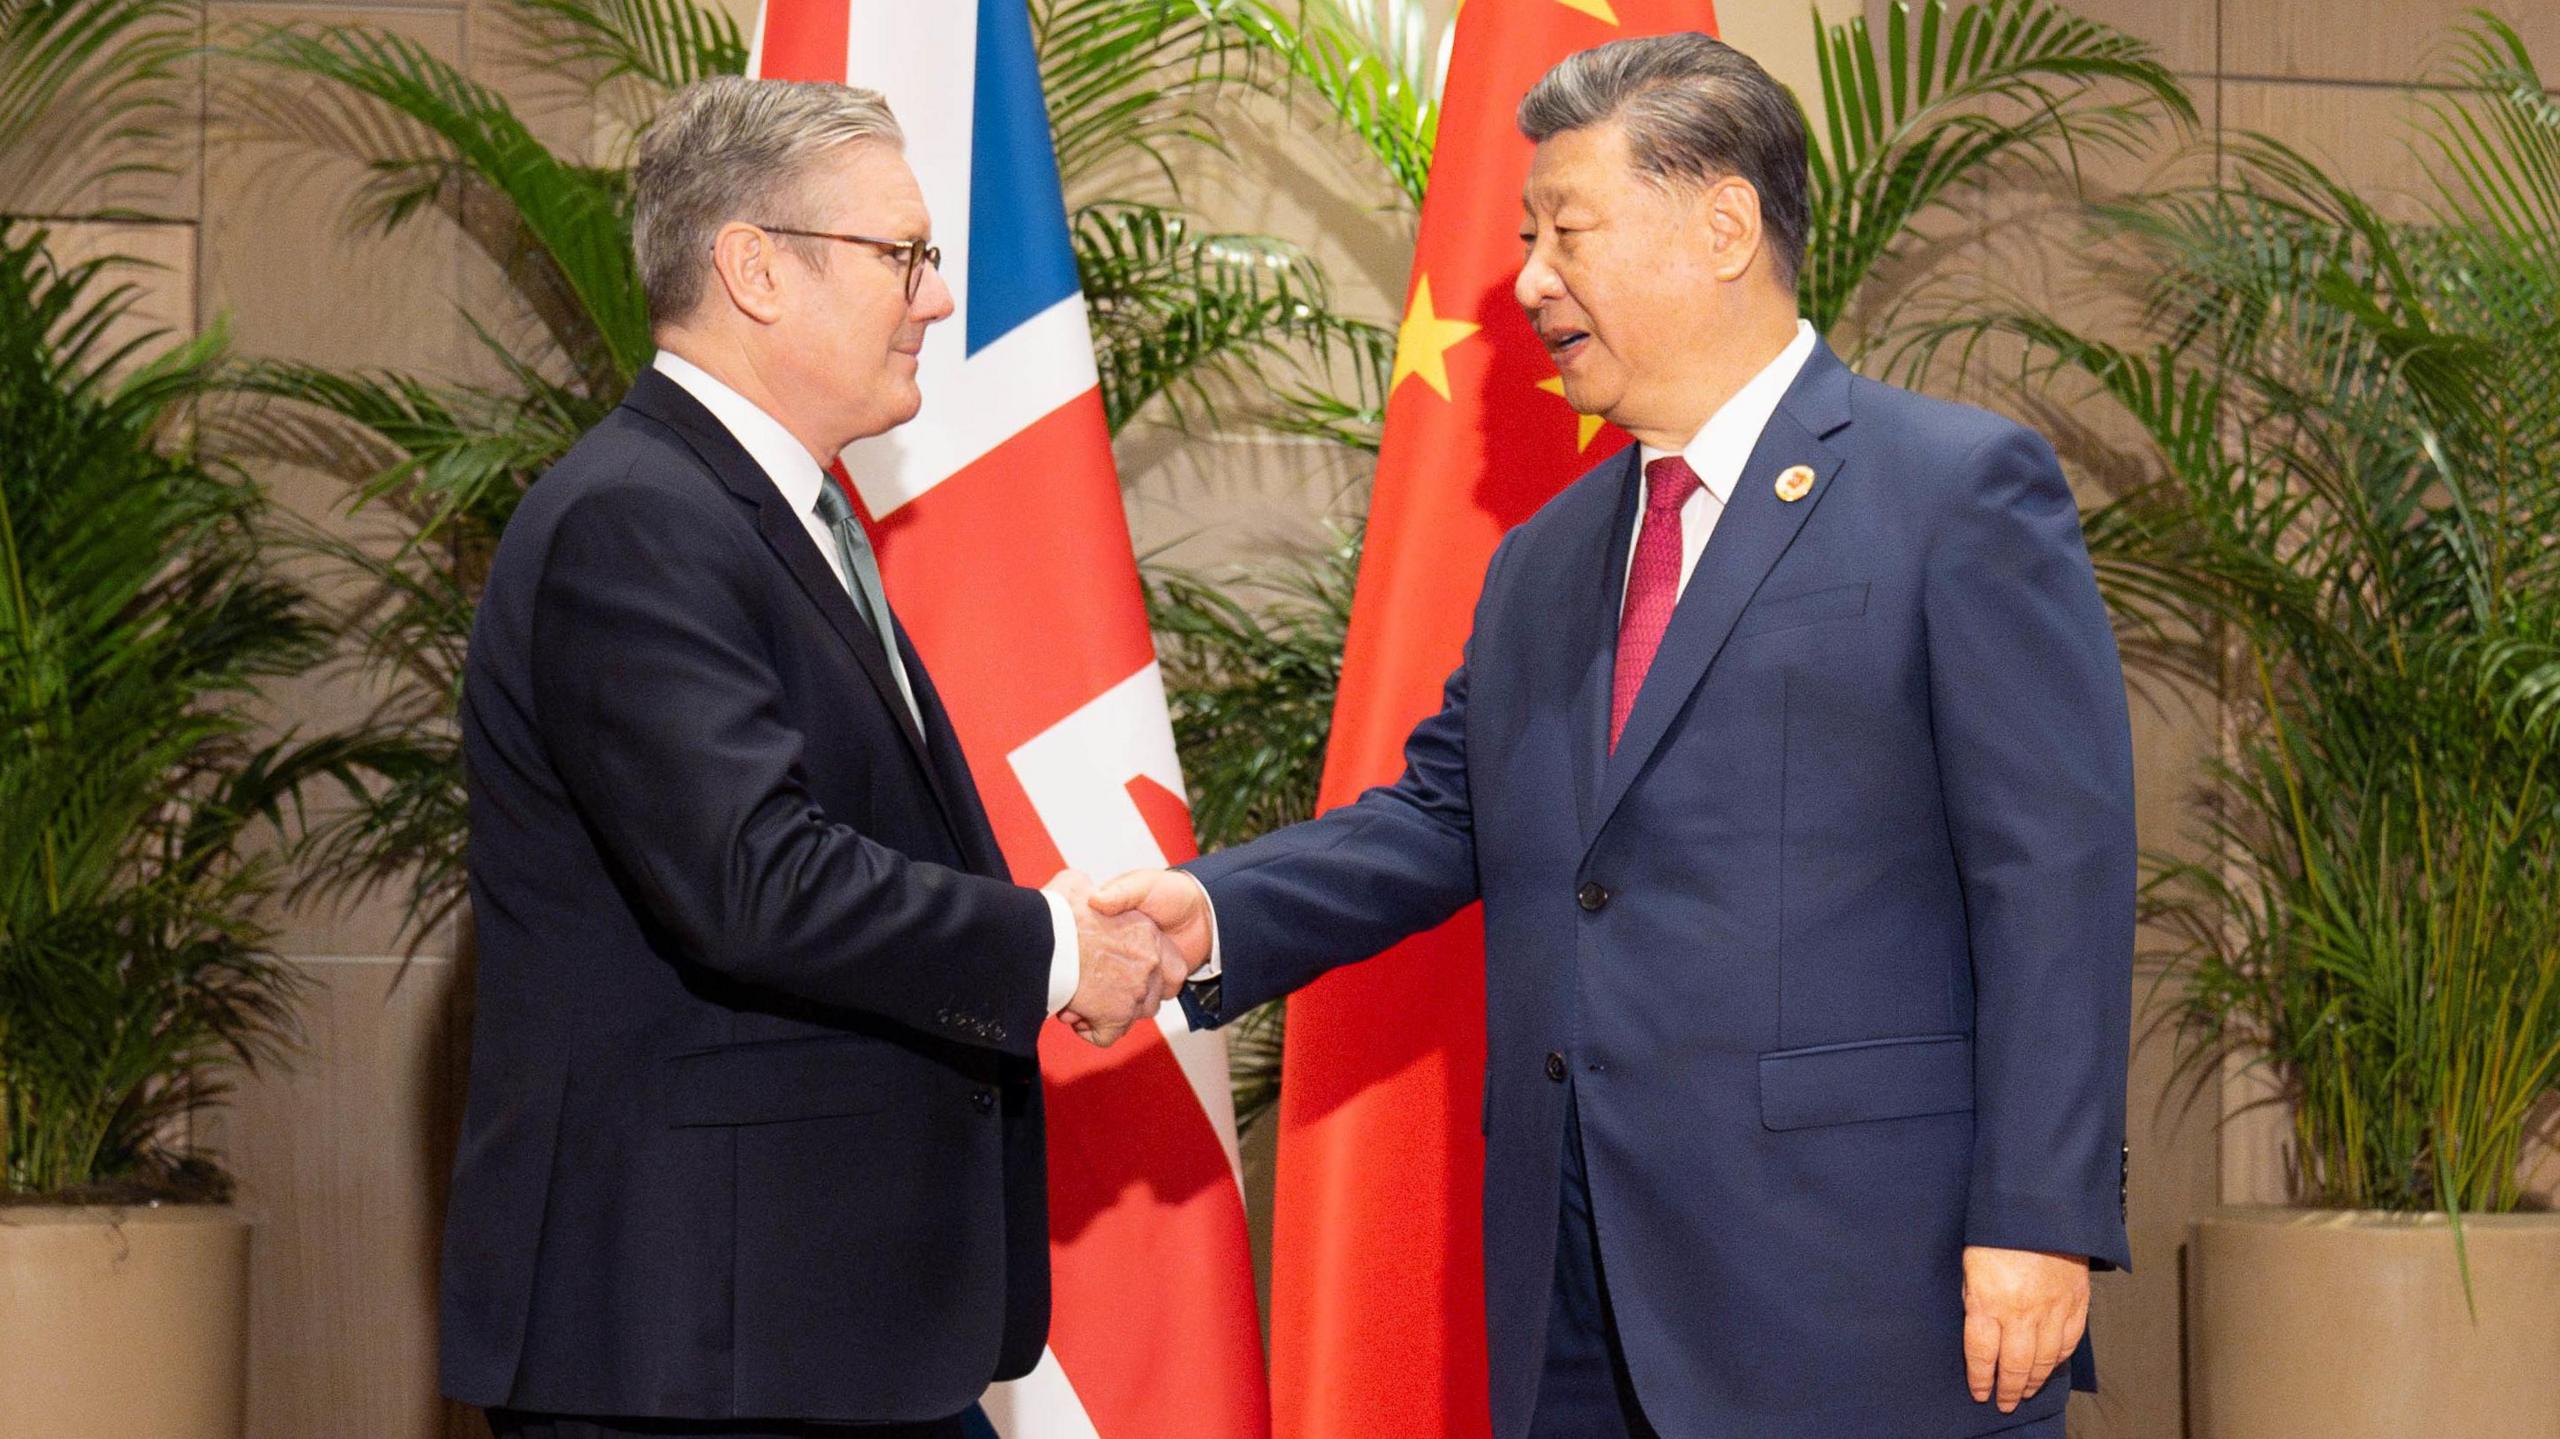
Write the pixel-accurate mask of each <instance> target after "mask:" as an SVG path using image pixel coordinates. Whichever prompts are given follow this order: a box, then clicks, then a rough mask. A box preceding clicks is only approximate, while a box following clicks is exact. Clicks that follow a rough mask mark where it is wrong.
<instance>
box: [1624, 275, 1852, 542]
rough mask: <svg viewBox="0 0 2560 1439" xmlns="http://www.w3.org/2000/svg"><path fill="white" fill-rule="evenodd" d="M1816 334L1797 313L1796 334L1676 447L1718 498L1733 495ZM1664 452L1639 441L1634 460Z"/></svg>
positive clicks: (1720, 500) (1647, 462)
mask: <svg viewBox="0 0 2560 1439" xmlns="http://www.w3.org/2000/svg"><path fill="white" fill-rule="evenodd" d="M1818 338H1819V336H1817V335H1816V334H1815V333H1814V328H1813V324H1812V322H1811V321H1808V320H1804V319H1798V320H1797V321H1796V337H1795V338H1794V339H1792V340H1789V341H1788V342H1787V347H1786V348H1785V349H1783V350H1780V351H1779V352H1778V357H1777V358H1776V359H1774V360H1771V361H1770V362H1769V363H1768V364H1766V365H1764V366H1762V367H1761V369H1760V373H1758V374H1756V375H1753V376H1752V377H1751V378H1750V379H1749V380H1748V381H1745V382H1744V384H1743V386H1742V388H1741V389H1739V390H1736V391H1734V392H1733V398H1731V399H1729V400H1727V401H1725V402H1724V404H1723V405H1722V406H1720V407H1718V408H1717V410H1716V412H1715V413H1714V414H1712V415H1709V416H1708V417H1707V422H1706V424H1705V425H1703V426H1701V427H1700V428H1699V430H1698V433H1697V435H1696V436H1695V437H1694V438H1692V439H1691V440H1690V441H1689V443H1688V444H1687V445H1685V446H1683V447H1682V448H1681V450H1680V458H1682V459H1684V460H1687V461H1688V462H1689V468H1690V469H1692V470H1695V471H1696V472H1697V475H1698V479H1699V481H1700V482H1701V483H1702V484H1704V485H1705V487H1706V490H1707V493H1709V494H1711V495H1714V496H1715V497H1716V503H1717V504H1719V505H1723V504H1726V503H1728V502H1730V501H1731V500H1732V499H1733V487H1734V486H1735V485H1736V484H1739V483H1740V482H1741V480H1742V466H1743V465H1744V463H1745V462H1747V461H1748V460H1749V459H1750V458H1751V449H1752V447H1753V446H1754V445H1757V444H1759V443H1760V432H1761V431H1762V430H1765V429H1767V428H1769V417H1770V416H1771V415H1774V414H1776V413H1777V412H1778V402H1779V401H1780V400H1783V399H1785V398H1786V397H1787V387H1788V386H1789V385H1792V384H1794V383H1795V382H1796V376H1797V375H1798V374H1801V373H1802V372H1803V370H1804V362H1805V361H1807V360H1809V359H1811V358H1813V345H1814V341H1815V340H1816V339H1818ZM1669 453H1671V452H1670V451H1668V450H1657V449H1655V448H1654V447H1653V446H1651V445H1642V446H1639V447H1638V453H1637V460H1638V464H1639V466H1642V465H1650V464H1652V463H1653V462H1654V461H1656V460H1658V459H1661V458H1662V457H1663V456H1664V455H1667V454H1669ZM1639 472H1641V471H1639Z"/></svg>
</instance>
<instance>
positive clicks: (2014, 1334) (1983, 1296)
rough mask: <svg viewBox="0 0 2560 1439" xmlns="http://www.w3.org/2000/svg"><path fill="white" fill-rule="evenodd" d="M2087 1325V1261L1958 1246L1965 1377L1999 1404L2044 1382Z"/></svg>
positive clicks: (2009, 1404)
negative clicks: (1961, 1254) (1961, 1270)
mask: <svg viewBox="0 0 2560 1439" xmlns="http://www.w3.org/2000/svg"><path fill="white" fill-rule="evenodd" d="M2088 1327H2089V1261H2088V1259H2087V1257H2086V1256H2084V1255H2078V1254H2048V1253H2045V1252H2043V1251H2040V1250H2033V1249H1986V1248H1982V1247H1979V1246H1975V1245H1967V1246H1966V1247H1965V1251H1964V1377H1965V1382H1966V1384H1967V1385H1969V1386H1970V1387H1971V1388H1972V1390H1973V1397H1974V1400H1975V1402H1977V1403H1979V1402H1981V1401H1983V1400H1986V1399H1990V1398H1991V1397H1993V1395H1995V1394H1996V1395H1998V1397H1999V1400H2000V1412H2001V1413H2003V1414H2008V1413H2012V1412H2014V1411H2015V1410H2016V1409H2017V1407H2018V1404H2019V1402H2020V1401H2021V1400H2024V1399H2025V1398H2027V1397H2028V1396H2029V1395H2032V1394H2034V1393H2035V1392H2036V1391H2037V1390H2039V1389H2042V1388H2043V1387H2044V1381H2045V1377H2046V1376H2047V1375H2049V1374H2051V1373H2053V1371H2054V1366H2056V1365H2058V1364H2060V1363H2061V1362H2062V1361H2063V1360H2064V1359H2065V1358H2067V1357H2069V1356H2070V1354H2071V1351H2072V1350H2074V1349H2077V1348H2079V1347H2080V1335H2081V1332H2082V1331H2083V1330H2085V1329H2087V1328H2088Z"/></svg>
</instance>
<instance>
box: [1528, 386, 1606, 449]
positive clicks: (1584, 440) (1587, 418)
mask: <svg viewBox="0 0 2560 1439" xmlns="http://www.w3.org/2000/svg"><path fill="white" fill-rule="evenodd" d="M1538 388H1539V389H1541V390H1544V391H1546V392H1547V393H1548V394H1550V395H1553V396H1555V397H1556V398H1557V399H1559V400H1562V399H1564V376H1562V375H1554V376H1550V377H1549V378H1547V379H1543V380H1540V381H1539V382H1538ZM1566 403H1568V404H1570V403H1572V402H1571V401H1569V400H1568V401H1566ZM1574 418H1575V419H1577V420H1580V421H1581V422H1582V425H1581V433H1580V434H1577V435H1575V436H1574V437H1573V448H1574V452H1575V453H1577V454H1579V453H1580V452H1582V451H1584V450H1587V449H1590V448H1591V437H1592V436H1593V435H1596V434H1598V433H1600V427H1601V426H1602V425H1605V424H1607V423H1609V422H1608V421H1607V420H1604V419H1602V418H1600V417H1599V416H1598V415H1585V414H1579V413H1577V414H1576V415H1575V416H1574Z"/></svg>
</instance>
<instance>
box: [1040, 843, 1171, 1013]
mask: <svg viewBox="0 0 2560 1439" xmlns="http://www.w3.org/2000/svg"><path fill="white" fill-rule="evenodd" d="M1135 878H1137V876H1123V877H1122V878H1121V879H1118V880H1114V881H1113V882H1112V888H1113V889H1115V890H1116V889H1118V888H1120V887H1122V886H1124V885H1126V884H1128V883H1129V882H1130V881H1131V880H1133V879H1135ZM1166 879H1167V880H1168V881H1169V882H1171V883H1174V884H1179V885H1185V886H1189V887H1190V888H1192V889H1193V890H1195V891H1196V890H1197V888H1198V886H1197V885H1195V884H1192V882H1191V881H1190V880H1188V879H1183V878H1180V877H1178V876H1170V875H1168V876H1166ZM1042 888H1044V889H1046V890H1048V891H1049V892H1051V893H1053V894H1056V895H1058V896H1059V897H1060V898H1062V899H1064V900H1065V901H1066V902H1067V909H1068V912H1069V913H1071V914H1073V915H1074V916H1075V924H1076V957H1077V963H1078V972H1079V979H1078V982H1077V985H1076V992H1075V997H1074V998H1073V999H1070V1000H1069V1001H1067V1007H1066V1009H1065V1010H1063V1011H1061V1012H1060V1014H1059V1016H1058V1017H1059V1018H1060V1019H1062V1020H1064V1021H1065V1022H1066V1024H1067V1027H1068V1028H1070V1029H1072V1030H1074V1031H1075V1032H1076V1033H1077V1035H1079V1036H1080V1037H1082V1038H1083V1039H1085V1040H1087V1041H1089V1042H1090V1043H1093V1044H1097V1045H1108V1044H1111V1043H1112V1042H1114V1041H1116V1040H1118V1039H1119V1038H1120V1036H1122V1035H1123V1034H1126V1033H1128V1032H1129V1027H1130V1026H1131V1025H1134V1024H1136V1023H1137V1022H1138V1021H1139V1020H1141V1019H1145V1018H1147V1017H1149V1016H1151V1015H1153V1014H1154V1013H1155V1012H1156V1010H1157V1008H1158V1007H1159V1006H1161V1005H1162V1004H1163V1003H1164V1001H1165V1000H1167V999H1168V998H1171V997H1172V996H1173V995H1174V994H1175V993H1176V992H1178V991H1179V990H1180V989H1181V987H1182V982H1183V981H1184V980H1185V979H1188V978H1189V977H1190V975H1191V971H1193V970H1195V969H1198V968H1199V967H1200V965H1201V964H1202V963H1203V962H1204V961H1206V960H1207V958H1208V946H1207V944H1206V943H1205V942H1203V943H1200V944H1199V945H1197V946H1196V949H1195V948H1194V947H1192V946H1186V945H1184V944H1182V943H1179V942H1177V938H1176V937H1174V936H1168V935H1167V934H1166V932H1165V930H1164V928H1163V927H1162V926H1160V925H1159V924H1158V922H1157V920H1156V919H1155V917H1154V916H1153V915H1152V914H1151V913H1150V911H1149V909H1147V908H1146V907H1143V906H1139V905H1136V904H1134V903H1114V902H1110V901H1108V900H1105V899H1103V898H1102V892H1101V891H1097V890H1096V889H1095V888H1094V884H1093V881H1092V879H1091V878H1089V877H1087V876H1086V875H1084V874H1083V873H1081V872H1079V871H1076V870H1072V869H1071V870H1065V871H1062V872H1060V873H1059V875H1058V877H1057V878H1055V879H1053V880H1051V881H1049V882H1048V884H1046V885H1044V886H1042Z"/></svg>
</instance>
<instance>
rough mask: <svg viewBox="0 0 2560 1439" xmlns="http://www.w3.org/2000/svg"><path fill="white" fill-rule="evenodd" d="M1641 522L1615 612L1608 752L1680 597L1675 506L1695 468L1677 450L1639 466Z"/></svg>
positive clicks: (1692, 485) (1692, 490) (1685, 496)
mask: <svg viewBox="0 0 2560 1439" xmlns="http://www.w3.org/2000/svg"><path fill="white" fill-rule="evenodd" d="M1644 479H1645V486H1644V527H1643V528H1642V529H1641V530H1639V531H1637V533H1636V558H1635V563H1634V565H1633V566H1631V567H1630V568H1629V569H1628V571H1627V603H1626V608H1625V609H1623V610H1621V611H1620V612H1619V615H1618V665H1617V669H1616V670H1615V671H1614V672H1613V673H1612V674H1611V675H1610V677H1609V753H1611V754H1616V753H1617V752H1618V735H1619V733H1620V732H1621V731H1623V730H1625V729H1626V727H1627V713H1628V711H1630V710H1632V709H1634V708H1635V707H1636V693H1637V692H1638V691H1639V690H1642V689H1643V688H1644V674H1645V671H1646V670H1649V669H1651V668H1653V656H1654V652H1655V651H1657V650H1659V649H1661V648H1662V632H1663V630H1665V629H1667V628H1669V626H1670V624H1671V609H1672V606H1674V605H1676V604H1678V603H1679V602H1680V507H1681V506H1682V505H1684V504H1687V503H1688V501H1689V497H1690V496H1691V495H1694V494H1696V493H1697V492H1698V484H1699V481H1698V472H1697V471H1696V470H1693V469H1690V468H1689V462H1688V461H1687V460H1684V459H1682V458H1680V457H1679V456H1678V455H1664V456H1663V457H1662V458H1661V459H1658V460H1656V461H1654V462H1653V463H1652V464H1649V465H1647V466H1645V467H1644Z"/></svg>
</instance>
